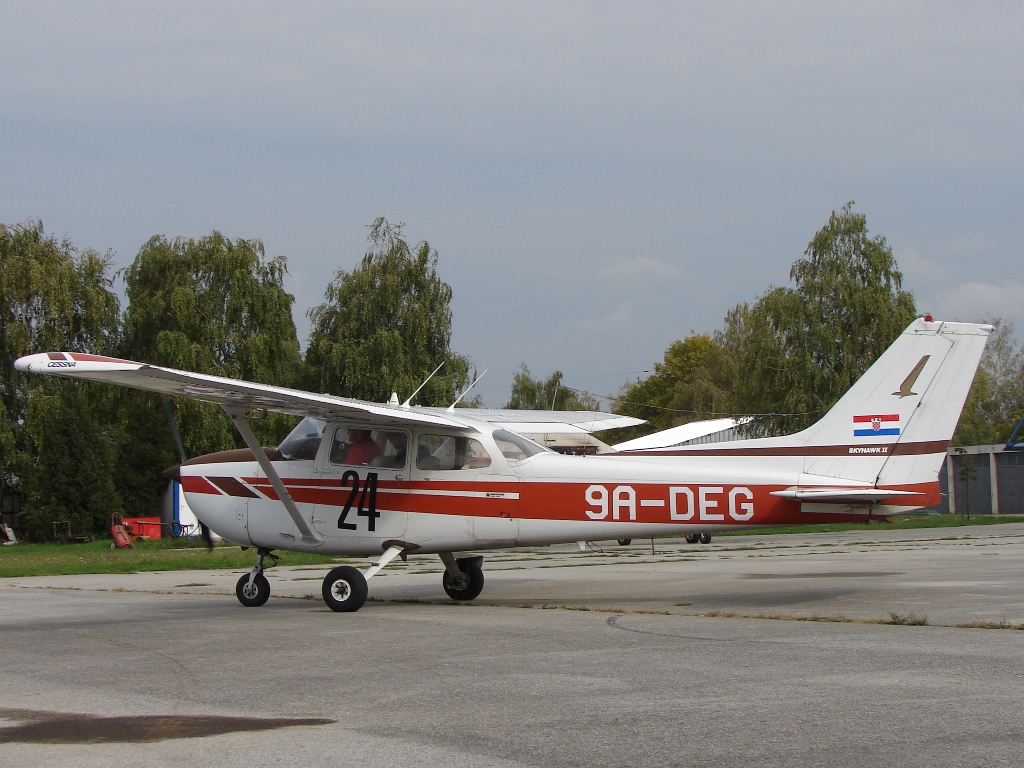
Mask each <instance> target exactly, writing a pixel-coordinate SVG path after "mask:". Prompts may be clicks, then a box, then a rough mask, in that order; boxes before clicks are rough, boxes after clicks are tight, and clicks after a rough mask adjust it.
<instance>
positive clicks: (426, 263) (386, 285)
mask: <svg viewBox="0 0 1024 768" xmlns="http://www.w3.org/2000/svg"><path fill="white" fill-rule="evenodd" d="M368 240H369V243H370V248H369V250H368V251H367V252H366V255H365V256H364V257H363V260H362V262H361V263H360V264H359V265H358V266H357V267H356V268H355V269H353V270H352V271H351V272H345V271H341V270H339V271H338V272H337V274H336V275H335V277H334V280H332V281H331V283H330V284H329V285H328V286H327V290H326V292H325V294H324V303H322V304H320V305H319V306H317V307H314V308H313V309H311V310H310V311H309V317H310V319H311V320H312V323H313V328H312V331H311V332H310V336H309V346H308V349H307V351H306V365H307V368H308V370H309V375H310V385H311V386H312V387H314V388H316V389H319V390H320V391H323V392H329V393H332V394H336V395H342V396H344V397H354V398H359V399H361V400H370V401H377V402H382V401H386V400H387V399H388V398H389V397H390V395H391V393H392V392H397V393H399V395H400V396H401V397H407V396H408V395H410V394H412V392H413V391H414V390H415V389H416V387H418V386H419V385H420V383H422V381H423V380H424V379H425V378H426V377H427V376H428V375H429V374H430V372H431V371H433V370H434V368H436V367H437V366H438V365H439V364H440V363H442V362H443V363H445V366H444V368H442V369H441V371H440V372H439V373H438V375H436V376H435V377H434V378H432V379H431V380H430V382H429V383H428V384H427V385H426V386H425V387H424V388H423V389H422V390H421V391H420V393H419V395H417V401H418V404H422V405H447V404H449V403H451V402H452V401H453V400H454V399H455V398H456V397H457V396H458V395H459V394H460V393H461V391H462V390H463V389H464V388H465V386H466V384H467V383H468V374H469V363H468V361H467V360H466V358H464V357H462V356H461V355H458V354H456V353H454V352H452V351H451V349H450V348H449V345H450V343H451V334H452V331H451V327H452V313H451V308H450V304H451V299H452V290H451V288H450V287H449V286H448V285H447V284H446V283H445V282H443V281H442V280H441V279H440V278H439V277H438V275H437V251H436V250H432V249H431V248H430V245H429V244H428V243H426V242H421V243H419V244H418V245H416V246H415V247H414V248H413V247H410V246H409V244H408V243H407V242H406V241H405V239H404V238H403V237H402V225H401V224H398V225H396V226H391V225H390V224H388V222H387V221H386V220H385V219H384V218H378V219H377V220H376V221H374V222H373V224H372V225H370V236H369V238H368Z"/></svg>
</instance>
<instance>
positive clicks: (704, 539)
mask: <svg viewBox="0 0 1024 768" xmlns="http://www.w3.org/2000/svg"><path fill="white" fill-rule="evenodd" d="M700 543H701V544H710V543H711V534H710V533H702V534H701V535H700Z"/></svg>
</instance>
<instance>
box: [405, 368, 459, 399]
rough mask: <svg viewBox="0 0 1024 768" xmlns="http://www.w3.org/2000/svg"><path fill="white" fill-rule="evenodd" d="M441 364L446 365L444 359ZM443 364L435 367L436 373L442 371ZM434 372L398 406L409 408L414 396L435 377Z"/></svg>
mask: <svg viewBox="0 0 1024 768" xmlns="http://www.w3.org/2000/svg"><path fill="white" fill-rule="evenodd" d="M441 365H444V360H442V361H441ZM441 365H439V366H437V368H435V369H434V373H437V372H438V371H440V370H441ZM434 373H432V374H430V375H429V376H427V378H425V379H424V380H423V383H422V384H420V385H419V386H418V387H416V391H415V392H413V393H412V394H411V395H409V399H407V400H406V401H405V402H404V403H402V404H401V405H400V406H398V407H399V408H408V407H409V406H410V405H411V404H412V399H413V398H414V397H416V395H418V394H419V393H420V390H421V389H423V388H424V387H425V386H427V382H428V381H430V380H431V379H432V378H434ZM396 399H397V398H396ZM456 402H458V401H456Z"/></svg>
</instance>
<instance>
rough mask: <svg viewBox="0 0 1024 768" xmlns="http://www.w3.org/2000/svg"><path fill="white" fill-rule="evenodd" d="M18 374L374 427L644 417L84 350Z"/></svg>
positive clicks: (615, 422)
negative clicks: (296, 382)
mask: <svg viewBox="0 0 1024 768" xmlns="http://www.w3.org/2000/svg"><path fill="white" fill-rule="evenodd" d="M14 367H15V368H17V369H18V370H19V371H27V372H31V373H49V374H55V375H57V376H66V377H68V378H75V379H85V380H87V381H102V382H106V383H108V384H120V385H122V386H126V387H133V388H134V389H144V390H148V391H150V392H159V393H160V394H164V395H177V396H179V397H188V398H191V399H193V400H202V401H204V402H207V403H216V404H217V405H226V406H234V407H244V408H249V409H258V408H265V409H266V410H268V411H277V412H280V413H290V414H293V415H295V416H314V417H316V418H320V419H332V418H353V417H362V418H364V419H365V418H369V419H371V420H372V421H373V422H374V423H376V424H382V425H384V424H402V423H405V424H409V423H413V424H430V425H434V426H445V427H455V428H457V429H466V428H467V425H466V423H465V422H464V421H462V420H461V419H460V418H459V417H460V416H464V417H465V418H466V419H472V420H475V421H483V422H487V423H490V424H493V425H495V426H496V427H501V428H504V429H508V430H509V431H511V432H516V433H523V432H529V433H546V434H564V433H570V432H573V433H583V432H596V431H598V430H601V429H612V428H613V427H628V426H632V425H634V424H642V423H643V422H642V421H641V420H640V419H634V418H631V417H628V416H617V415H616V414H612V413H600V412H596V411H513V410H494V409H485V408H466V409H459V410H458V411H455V412H451V411H449V410H447V409H446V408H416V407H414V408H402V407H401V406H396V405H389V404H386V403H370V402H367V401H365V400H354V399H352V398H347V397H337V396H335V395H324V394H315V393H312V392H303V391H302V390H298V389H288V388H286V387H275V386H271V385H269V384H256V383H253V382H249V381H239V380H237V379H229V378H225V377H223V376H209V375H207V374H202V373H190V372H189V371H179V370H176V369H174V368H162V367H160V366H157V365H148V364H146V363H137V362H134V361H132V360H119V359H117V358H114V357H102V356H100V355H89V354H84V353H81V352H44V353H41V354H37V355H29V356H27V357H22V358H20V359H18V360H17V361H15V363H14Z"/></svg>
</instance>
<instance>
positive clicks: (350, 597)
mask: <svg viewBox="0 0 1024 768" xmlns="http://www.w3.org/2000/svg"><path fill="white" fill-rule="evenodd" d="M323 596H324V602H325V603H327V607H328V608H330V609H331V610H332V611H338V612H339V613H351V612H353V611H358V610H359V609H360V608H362V607H363V603H365V602H366V579H365V578H364V577H363V574H361V573H360V572H359V571H358V570H356V569H355V568H353V567H352V566H351V565H339V566H338V567H337V568H334V569H333V570H332V571H331V572H330V573H328V574H327V576H326V577H324V586H323Z"/></svg>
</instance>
